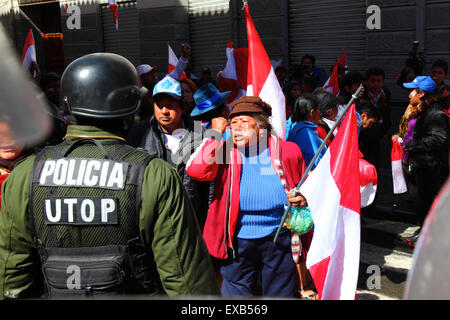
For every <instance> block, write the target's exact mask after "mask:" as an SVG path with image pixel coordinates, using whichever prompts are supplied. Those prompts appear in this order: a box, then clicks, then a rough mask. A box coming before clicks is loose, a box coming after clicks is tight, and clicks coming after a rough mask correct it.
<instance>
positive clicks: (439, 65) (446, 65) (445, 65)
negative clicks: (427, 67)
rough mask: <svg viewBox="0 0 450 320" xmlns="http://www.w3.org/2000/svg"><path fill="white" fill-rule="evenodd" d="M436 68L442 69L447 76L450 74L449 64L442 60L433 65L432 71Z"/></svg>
mask: <svg viewBox="0 0 450 320" xmlns="http://www.w3.org/2000/svg"><path fill="white" fill-rule="evenodd" d="M434 67H439V68H442V69H443V70H444V72H445V74H447V73H448V64H447V62H445V61H444V60H442V59H439V60H435V61H434V62H433V63H432V65H431V69H433V68H434Z"/></svg>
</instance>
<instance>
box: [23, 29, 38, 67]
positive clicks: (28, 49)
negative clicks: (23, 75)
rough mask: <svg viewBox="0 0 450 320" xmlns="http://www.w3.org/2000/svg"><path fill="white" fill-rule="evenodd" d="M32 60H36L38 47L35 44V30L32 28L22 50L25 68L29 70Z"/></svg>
mask: <svg viewBox="0 0 450 320" xmlns="http://www.w3.org/2000/svg"><path fill="white" fill-rule="evenodd" d="M32 62H36V47H35V45H34V38H33V32H32V31H31V29H30V31H28V35H27V39H26V40H25V45H24V47H23V52H22V67H23V69H24V70H26V71H28V70H29V68H30V64H31V63H32Z"/></svg>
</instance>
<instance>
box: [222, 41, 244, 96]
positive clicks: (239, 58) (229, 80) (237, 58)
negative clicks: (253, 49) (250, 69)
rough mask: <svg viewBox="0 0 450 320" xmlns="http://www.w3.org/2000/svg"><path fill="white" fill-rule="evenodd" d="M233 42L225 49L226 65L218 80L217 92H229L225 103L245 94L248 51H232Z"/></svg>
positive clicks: (242, 49)
mask: <svg viewBox="0 0 450 320" xmlns="http://www.w3.org/2000/svg"><path fill="white" fill-rule="evenodd" d="M233 46H234V44H233V42H228V44H227V48H226V51H225V53H226V56H227V63H226V65H225V68H224V69H223V70H222V73H221V74H220V76H219V78H218V86H219V88H218V89H219V91H221V92H225V91H231V93H230V95H229V96H228V98H227V101H226V102H227V103H231V102H233V101H234V100H236V99H239V98H240V97H241V96H245V95H246V93H247V90H246V89H247V65H248V49H247V48H239V49H234V48H233Z"/></svg>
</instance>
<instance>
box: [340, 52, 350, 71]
mask: <svg viewBox="0 0 450 320" xmlns="http://www.w3.org/2000/svg"><path fill="white" fill-rule="evenodd" d="M338 63H339V64H340V65H341V66H343V67H344V69H345V73H346V74H347V72H348V66H347V59H346V58H345V49H344V50H342V53H341V56H340V57H339V60H338Z"/></svg>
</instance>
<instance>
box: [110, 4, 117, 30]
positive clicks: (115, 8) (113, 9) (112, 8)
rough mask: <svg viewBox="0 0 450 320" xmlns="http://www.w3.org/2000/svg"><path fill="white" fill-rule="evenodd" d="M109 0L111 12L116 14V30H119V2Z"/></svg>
mask: <svg viewBox="0 0 450 320" xmlns="http://www.w3.org/2000/svg"><path fill="white" fill-rule="evenodd" d="M108 1H109V8H110V9H111V12H112V13H113V16H114V25H115V26H116V30H117V31H118V30H119V13H118V10H117V3H116V0H108Z"/></svg>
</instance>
